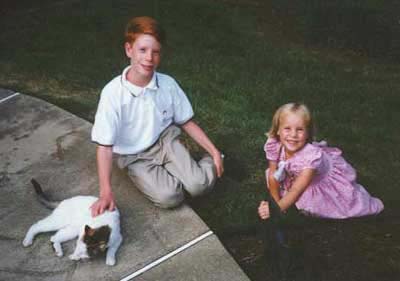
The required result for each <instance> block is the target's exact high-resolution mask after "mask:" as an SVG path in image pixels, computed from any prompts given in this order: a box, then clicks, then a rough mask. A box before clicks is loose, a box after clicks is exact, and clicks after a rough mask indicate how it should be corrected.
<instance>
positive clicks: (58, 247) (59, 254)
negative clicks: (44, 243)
mask: <svg viewBox="0 0 400 281" xmlns="http://www.w3.org/2000/svg"><path fill="white" fill-rule="evenodd" d="M53 249H54V252H55V253H56V255H57V257H62V256H63V255H64V253H63V250H62V247H61V244H60V243H53Z"/></svg>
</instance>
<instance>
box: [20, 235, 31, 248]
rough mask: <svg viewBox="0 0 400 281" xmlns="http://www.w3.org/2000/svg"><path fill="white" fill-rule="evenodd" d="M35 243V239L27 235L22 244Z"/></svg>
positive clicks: (26, 245)
mask: <svg viewBox="0 0 400 281" xmlns="http://www.w3.org/2000/svg"><path fill="white" fill-rule="evenodd" d="M32 243H33V239H30V238H29V237H25V239H24V241H22V245H23V246H24V247H29V246H30V245H32Z"/></svg>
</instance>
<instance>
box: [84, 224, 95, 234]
mask: <svg viewBox="0 0 400 281" xmlns="http://www.w3.org/2000/svg"><path fill="white" fill-rule="evenodd" d="M94 232H95V230H94V229H93V228H91V227H90V226H88V225H85V234H86V235H89V236H92V235H93V233H94Z"/></svg>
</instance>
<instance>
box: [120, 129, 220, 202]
mask: <svg viewBox="0 0 400 281" xmlns="http://www.w3.org/2000/svg"><path fill="white" fill-rule="evenodd" d="M180 133H181V130H180V129H179V128H178V127H176V126H170V127H168V128H167V129H166V130H165V131H164V132H163V133H162V134H161V136H160V138H159V140H158V141H157V142H156V143H155V144H154V145H153V146H151V147H150V148H149V149H147V150H146V151H144V152H141V153H138V154H134V155H121V156H120V157H119V158H118V166H119V167H120V168H121V169H122V168H125V167H127V168H128V174H129V176H130V178H131V179H132V181H133V182H134V183H135V185H136V187H137V188H138V189H139V190H140V191H141V192H142V193H143V194H144V195H145V196H146V197H148V198H149V199H150V200H151V201H152V202H154V203H155V204H156V205H157V206H159V207H162V208H172V207H175V206H177V205H179V204H180V203H181V202H182V201H183V200H184V190H186V191H187V192H188V193H189V194H190V195H191V196H196V195H200V194H202V193H204V192H206V191H208V190H210V189H211V188H212V187H213V186H214V184H215V181H216V169H215V165H214V162H213V159H212V158H211V157H210V156H205V157H204V158H203V159H201V160H200V161H199V162H196V161H194V160H193V159H192V157H191V156H190V153H189V151H188V150H187V149H186V147H185V146H184V145H183V144H182V143H181V142H180V141H179V135H180Z"/></svg>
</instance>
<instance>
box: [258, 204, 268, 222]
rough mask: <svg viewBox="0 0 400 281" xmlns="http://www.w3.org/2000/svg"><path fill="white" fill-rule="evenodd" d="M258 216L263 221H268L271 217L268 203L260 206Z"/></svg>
mask: <svg viewBox="0 0 400 281" xmlns="http://www.w3.org/2000/svg"><path fill="white" fill-rule="evenodd" d="M258 215H259V216H260V218H261V219H263V220H266V219H268V218H269V217H270V214H269V205H268V202H267V201H261V202H260V206H258Z"/></svg>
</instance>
